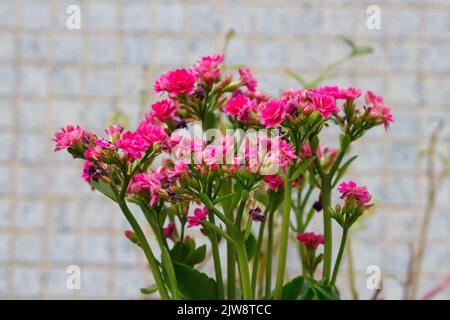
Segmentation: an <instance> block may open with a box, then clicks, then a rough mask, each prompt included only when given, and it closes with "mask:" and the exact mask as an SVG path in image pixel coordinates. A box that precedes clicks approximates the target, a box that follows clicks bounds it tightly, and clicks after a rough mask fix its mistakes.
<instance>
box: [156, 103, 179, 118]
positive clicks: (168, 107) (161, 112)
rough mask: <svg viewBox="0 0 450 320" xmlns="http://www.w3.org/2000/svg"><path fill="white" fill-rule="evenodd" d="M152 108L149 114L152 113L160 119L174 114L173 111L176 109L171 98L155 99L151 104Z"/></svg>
mask: <svg viewBox="0 0 450 320" xmlns="http://www.w3.org/2000/svg"><path fill="white" fill-rule="evenodd" d="M152 110H153V113H152V114H151V115H153V116H154V117H155V118H157V119H158V120H160V121H165V120H167V119H170V118H172V117H173V116H174V114H175V112H176V111H177V108H176V106H175V102H174V101H173V100H170V99H166V100H161V101H157V102H155V103H154V104H152Z"/></svg>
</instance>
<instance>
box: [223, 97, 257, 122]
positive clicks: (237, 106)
mask: <svg viewBox="0 0 450 320" xmlns="http://www.w3.org/2000/svg"><path fill="white" fill-rule="evenodd" d="M255 105H256V102H254V101H251V100H250V99H249V98H247V97H246V96H244V95H242V94H240V95H237V96H235V97H232V98H231V99H229V100H228V101H227V106H226V107H224V108H223V111H225V113H227V114H228V115H230V116H236V117H237V119H238V120H239V121H243V120H246V119H247V118H248V115H249V113H250V112H251V111H252V110H253V108H254V107H255Z"/></svg>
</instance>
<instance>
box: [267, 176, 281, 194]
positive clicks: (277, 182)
mask: <svg viewBox="0 0 450 320" xmlns="http://www.w3.org/2000/svg"><path fill="white" fill-rule="evenodd" d="M263 181H264V182H265V183H267V186H268V187H269V189H271V190H274V191H275V190H277V189H282V188H283V187H284V180H283V179H282V178H281V176H280V175H279V174H274V175H270V176H265V177H264V178H263Z"/></svg>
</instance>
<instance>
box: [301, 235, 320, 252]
mask: <svg viewBox="0 0 450 320" xmlns="http://www.w3.org/2000/svg"><path fill="white" fill-rule="evenodd" d="M296 238H297V240H298V241H300V242H301V243H303V244H304V245H305V246H306V248H307V249H308V250H310V251H314V250H316V248H317V247H318V246H319V244H324V238H323V235H321V234H315V233H314V232H305V233H300V234H298V235H297V237H296Z"/></svg>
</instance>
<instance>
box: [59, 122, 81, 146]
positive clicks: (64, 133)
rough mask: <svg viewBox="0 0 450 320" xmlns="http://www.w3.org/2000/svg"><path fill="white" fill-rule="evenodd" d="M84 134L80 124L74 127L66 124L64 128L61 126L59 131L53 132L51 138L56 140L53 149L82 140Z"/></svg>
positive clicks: (72, 144)
mask: <svg viewBox="0 0 450 320" xmlns="http://www.w3.org/2000/svg"><path fill="white" fill-rule="evenodd" d="M85 135H86V133H85V132H84V131H83V130H82V129H81V128H80V126H76V127H74V126H71V125H68V126H67V127H66V128H61V131H59V132H55V138H54V139H53V141H55V142H56V147H55V151H60V150H63V149H68V148H71V147H72V146H74V145H75V144H76V143H78V142H80V141H82V138H83V137H84V136H85Z"/></svg>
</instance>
